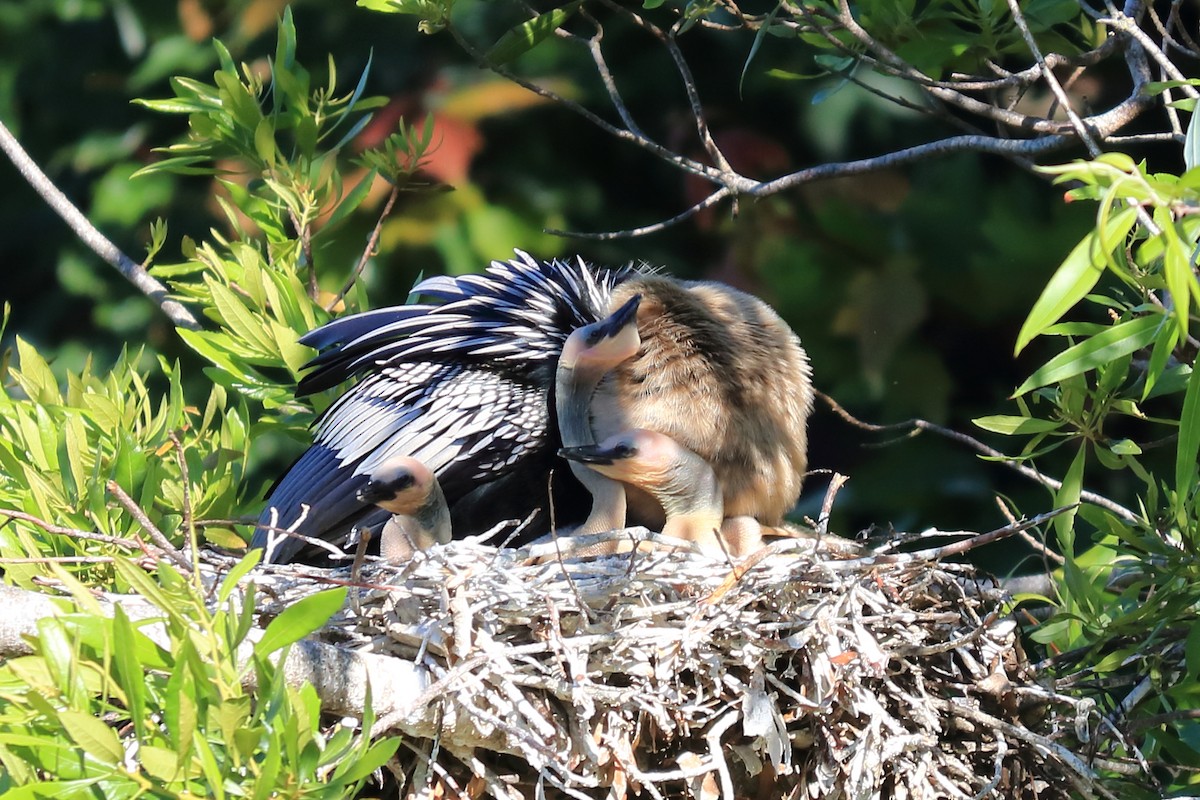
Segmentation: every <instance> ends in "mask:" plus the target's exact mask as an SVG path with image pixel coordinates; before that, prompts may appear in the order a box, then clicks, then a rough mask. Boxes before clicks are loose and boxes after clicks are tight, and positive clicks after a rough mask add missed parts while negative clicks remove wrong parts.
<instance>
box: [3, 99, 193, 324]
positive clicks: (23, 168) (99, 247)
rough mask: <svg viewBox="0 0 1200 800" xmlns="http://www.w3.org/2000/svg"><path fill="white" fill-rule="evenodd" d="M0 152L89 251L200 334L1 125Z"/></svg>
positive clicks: (180, 307) (186, 315) (178, 306)
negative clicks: (2, 152) (1, 151)
mask: <svg viewBox="0 0 1200 800" xmlns="http://www.w3.org/2000/svg"><path fill="white" fill-rule="evenodd" d="M0 150H3V151H4V153H5V155H7V156H8V158H9V160H10V161H12V163H13V166H15V167H16V168H17V171H18V172H20V173H21V177H23V178H24V179H25V181H26V182H27V183H28V184H29V185H30V186H32V187H33V189H34V191H36V192H37V193H38V194H39V195H41V196H42V199H43V200H45V201H46V204H47V205H48V206H50V208H52V209H54V212H55V213H56V214H58V215H59V216H60V217H62V218H63V221H64V222H66V223H67V225H68V226H70V228H71V230H73V231H75V235H76V236H78V237H79V240H80V241H81V242H83V243H84V244H85V245H87V247H88V249H89V250H91V251H92V252H93V253H95V254H96V255H98V256H100V258H102V259H104V260H105V261H107V262H108V263H109V264H111V265H112V266H114V267H116V269H117V271H118V272H120V273H121V275H123V276H124V277H125V279H126V280H128V281H129V282H130V283H132V284H133V285H134V286H135V287H137V289H138V291H140V292H141V293H142V294H144V295H146V296H147V297H149V298H150V299H151V300H153V301H154V302H155V303H157V304H158V307H159V308H160V309H162V312H163V313H164V314H166V315H167V316H168V317H169V318H170V320H171V322H172V323H174V324H175V326H176V327H179V328H186V329H187V330H190V331H198V330H200V323H199V322H198V321H197V320H196V318H195V317H194V316H192V312H190V311H188V309H187V308H186V307H185V306H184V305H183V304H182V303H180V302H179V301H177V300H172V299H171V298H170V297H169V296H168V292H167V287H166V286H164V285H163V284H162V283H160V282H159V281H158V280H157V279H156V278H154V277H152V276H151V275H150V273H149V272H147V271H146V268H145V267H143V266H142V265H141V264H138V263H136V262H135V261H134V260H133V259H131V258H130V257H129V256H127V255H125V253H123V252H122V251H121V249H120V248H119V247H117V246H116V245H115V244H113V243H112V241H111V240H110V239H109V238H108V237H107V236H105V235H104V234H103V233H101V232H100V231H99V230H97V228H96V226H95V225H93V224H92V223H91V222H89V221H88V219H87V217H85V216H84V215H83V212H81V211H80V210H79V209H78V208H76V207H75V205H74V204H73V203H72V202H71V201H70V200H68V199H67V196H66V195H65V194H63V193H62V192H61V191H60V190H59V188H58V187H57V186H55V185H54V182H53V181H51V180H50V178H48V177H47V176H46V173H45V172H42V170H41V168H40V167H39V166H38V165H37V163H35V162H34V160H33V159H32V158H30V157H29V154H28V153H26V152H25V148H23V147H22V146H21V143H20V142H18V141H17V138H16V137H15V136H13V134H12V132H11V131H10V130H9V129H8V128H7V127H6V126H5V125H4V123H3V122H0Z"/></svg>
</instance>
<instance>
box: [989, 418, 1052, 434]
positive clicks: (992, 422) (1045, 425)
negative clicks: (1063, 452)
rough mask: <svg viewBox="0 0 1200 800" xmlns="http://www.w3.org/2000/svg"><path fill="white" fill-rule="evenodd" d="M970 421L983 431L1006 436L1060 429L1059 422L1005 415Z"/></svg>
mask: <svg viewBox="0 0 1200 800" xmlns="http://www.w3.org/2000/svg"><path fill="white" fill-rule="evenodd" d="M971 421H972V422H973V423H975V424H976V425H978V426H979V427H980V428H983V429H984V430H985V431H991V432H992V433H1002V434H1004V435H1006V436H1010V435H1013V434H1021V433H1047V432H1049V431H1056V430H1058V429H1059V428H1061V427H1062V423H1061V422H1055V421H1054V420H1049V419H1035V418H1034V417H1017V416H1008V415H1005V414H996V415H993V416H988V417H978V418H977V419H973V420H971Z"/></svg>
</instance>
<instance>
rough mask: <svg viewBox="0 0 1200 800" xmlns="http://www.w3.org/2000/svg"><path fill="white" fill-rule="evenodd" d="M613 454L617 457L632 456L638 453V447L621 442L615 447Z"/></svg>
mask: <svg viewBox="0 0 1200 800" xmlns="http://www.w3.org/2000/svg"><path fill="white" fill-rule="evenodd" d="M613 455H614V456H616V457H617V458H632V457H633V456H636V455H637V448H636V447H634V446H633V445H631V444H619V445H617V446H616V447H614V448H613Z"/></svg>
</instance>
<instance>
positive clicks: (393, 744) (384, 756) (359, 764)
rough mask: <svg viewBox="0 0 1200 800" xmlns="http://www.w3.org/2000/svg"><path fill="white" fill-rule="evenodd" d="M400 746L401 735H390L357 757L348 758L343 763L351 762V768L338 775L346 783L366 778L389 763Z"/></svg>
mask: <svg viewBox="0 0 1200 800" xmlns="http://www.w3.org/2000/svg"><path fill="white" fill-rule="evenodd" d="M398 747H400V737H399V736H389V737H387V738H384V739H380V740H379V741H377V742H375V743H374V744H372V745H371V749H370V750H368V751H367V752H366V753H364V754H363V755H362V756H360V757H359V758H357V759H353V760H351V759H346V760H344V761H342V764H349V765H350V768H349V769H348V770H347V771H346V772H345V773H344V774H342V775H339V776H338V777H339V778H341V780H342V781H343V782H345V783H357V782H358V781H361V780H365V779H366V778H367V776H369V775H370V774H371V773H372V772H374V771H375V770H377V769H379V768H380V767H382V766H383V765H384V764H386V763H387V760H388V759H389V758H391V757H392V756H393V755H395V753H396V749H397V748H398Z"/></svg>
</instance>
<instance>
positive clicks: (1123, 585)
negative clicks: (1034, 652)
mask: <svg viewBox="0 0 1200 800" xmlns="http://www.w3.org/2000/svg"><path fill="white" fill-rule="evenodd" d="M1192 127H1193V128H1195V125H1194V124H1193V126H1192ZM1046 171H1047V172H1048V173H1050V174H1053V175H1055V176H1056V178H1057V180H1058V181H1060V182H1067V181H1069V182H1070V183H1071V185H1072V186H1073V187H1074V188H1071V189H1070V190H1069V191H1068V193H1067V197H1068V199H1070V200H1083V199H1086V200H1093V201H1096V202H1097V203H1098V204H1099V210H1098V212H1097V217H1096V227H1095V229H1094V230H1093V231H1092V232H1090V233H1089V234H1088V235H1087V236H1086V237H1085V238H1084V239H1083V241H1082V242H1080V244H1079V245H1078V246H1077V247H1076V248H1075V249H1074V250H1073V251H1072V252H1071V253H1070V255H1068V256H1067V258H1066V260H1065V261H1064V262H1063V263H1062V265H1061V266H1060V267H1059V268H1058V271H1057V272H1056V273H1055V274H1054V276H1053V278H1052V279H1051V280H1050V283H1049V284H1048V285H1047V287H1046V289H1045V290H1044V291H1043V293H1042V295H1041V297H1039V299H1038V301H1037V302H1036V303H1035V305H1034V307H1033V309H1032V311H1031V312H1030V314H1029V317H1028V318H1027V320H1026V322H1025V325H1024V327H1023V328H1022V330H1021V333H1020V335H1019V337H1018V340H1017V349H1018V350H1020V349H1021V348H1023V347H1024V346H1026V345H1027V344H1028V343H1029V342H1030V341H1032V340H1033V339H1034V338H1035V337H1038V336H1057V337H1064V338H1066V339H1067V342H1068V346H1066V347H1065V349H1063V350H1062V351H1061V352H1060V353H1058V354H1057V355H1055V356H1054V357H1053V358H1051V359H1050V360H1049V361H1048V362H1046V363H1045V364H1044V365H1042V366H1041V367H1039V368H1038V369H1037V370H1035V371H1034V373H1033V374H1032V375H1031V376H1030V377H1029V378H1028V379H1027V380H1026V381H1025V382H1024V383H1023V384H1022V385H1021V386H1020V387H1018V389H1017V391H1016V397H1017V399H1018V402H1019V404H1020V410H1021V412H1022V413H1021V415H1020V416H1008V417H987V418H983V419H980V420H977V423H978V424H979V425H980V426H981V427H984V428H986V429H988V430H992V431H995V432H999V433H1005V434H1010V435H1029V438H1028V440H1027V441H1026V443H1025V445H1024V448H1023V450H1022V453H1021V457H1022V458H1023V459H1026V460H1029V459H1033V458H1035V457H1037V456H1040V455H1042V454H1044V453H1047V452H1049V451H1051V450H1054V449H1056V448H1062V447H1069V448H1071V449H1072V450H1074V452H1075V455H1074V458H1073V461H1072V465H1071V467H1070V469H1069V470H1068V472H1067V474H1066V476H1065V477H1064V480H1063V484H1062V488H1061V489H1060V490H1059V491H1058V493H1057V496H1056V497H1055V502H1056V503H1058V504H1060V505H1070V504H1073V503H1078V502H1079V501H1080V496H1081V495H1080V491H1081V487H1082V486H1083V483H1084V479H1085V477H1086V476H1088V475H1090V474H1091V473H1092V472H1093V471H1094V470H1096V469H1100V470H1104V471H1108V472H1112V473H1118V474H1119V473H1126V474H1128V475H1130V476H1131V477H1132V478H1133V479H1134V480H1136V481H1138V482H1139V483H1141V484H1142V493H1141V496H1140V508H1139V509H1138V513H1136V514H1135V513H1130V512H1126V513H1124V514H1122V513H1115V512H1114V510H1113V509H1111V508H1104V507H1098V506H1095V505H1089V504H1086V503H1085V504H1084V505H1082V506H1080V508H1079V510H1078V514H1077V515H1072V517H1063V518H1060V521H1059V522H1060V524H1059V525H1058V526H1057V528H1056V534H1057V540H1058V545H1059V547H1060V548H1061V551H1062V552H1063V554H1064V555H1065V556H1066V560H1065V562H1064V563H1063V566H1062V569H1061V575H1060V577H1061V584H1060V587H1059V598H1058V600H1057V613H1056V614H1055V616H1054V618H1053V619H1052V620H1050V621H1049V622H1048V623H1046V624H1044V625H1041V626H1039V627H1038V628H1037V629H1036V630H1035V631H1034V632H1033V637H1034V638H1035V639H1036V640H1037V641H1040V642H1043V643H1045V644H1048V645H1051V646H1053V647H1054V648H1055V649H1056V650H1059V651H1063V652H1074V653H1075V654H1076V655H1075V656H1074V658H1073V659H1072V660H1071V661H1070V662H1068V665H1067V666H1068V667H1069V668H1070V669H1071V670H1073V669H1076V668H1078V667H1079V666H1080V665H1085V666H1086V668H1087V670H1088V671H1089V672H1090V673H1092V674H1094V675H1095V677H1096V679H1097V680H1102V681H1104V682H1105V683H1106V685H1107V686H1109V687H1110V691H1111V690H1112V689H1114V688H1116V687H1125V691H1127V692H1133V691H1135V690H1134V686H1135V685H1137V684H1139V683H1141V682H1143V681H1147V682H1149V686H1150V699H1149V700H1148V701H1146V702H1145V703H1144V704H1143V705H1142V707H1140V708H1139V709H1138V716H1139V717H1140V716H1141V715H1143V714H1145V715H1147V716H1154V717H1156V718H1158V719H1161V720H1162V721H1161V722H1160V723H1159V724H1157V725H1155V733H1154V734H1153V735H1152V736H1150V737H1148V739H1147V740H1146V741H1145V742H1144V743H1143V744H1142V746H1141V756H1143V757H1145V758H1148V759H1151V760H1152V761H1156V762H1159V763H1163V764H1171V765H1180V766H1191V765H1194V764H1195V763H1196V761H1197V753H1198V750H1200V747H1198V745H1197V737H1196V730H1197V729H1196V726H1195V723H1194V722H1192V721H1191V719H1192V717H1193V716H1194V712H1195V710H1196V709H1198V708H1200V691H1198V689H1197V683H1196V680H1195V676H1196V674H1197V652H1196V650H1195V647H1193V646H1191V645H1187V646H1185V645H1184V640H1185V639H1187V640H1188V641H1189V642H1190V641H1191V639H1193V638H1194V637H1193V636H1189V635H1188V631H1194V630H1195V628H1196V626H1197V623H1200V618H1198V617H1197V612H1196V609H1197V608H1200V559H1198V558H1197V556H1198V555H1200V484H1198V482H1197V479H1196V477H1197V456H1198V454H1200V378H1198V377H1197V371H1196V370H1195V364H1194V361H1195V356H1196V343H1195V339H1194V338H1193V331H1194V330H1195V315H1194V314H1193V313H1192V309H1194V308H1196V307H1197V305H1200V303H1197V301H1198V300H1200V283H1198V282H1197V280H1196V277H1195V274H1194V269H1195V266H1194V265H1195V263H1196V253H1197V252H1198V250H1197V248H1198V242H1200V225H1198V224H1197V221H1196V219H1195V218H1194V217H1193V216H1192V214H1191V209H1192V208H1194V207H1195V204H1196V203H1197V202H1198V201H1200V169H1198V168H1196V167H1195V166H1193V167H1191V168H1190V169H1188V170H1187V171H1186V172H1184V173H1183V174H1182V175H1179V176H1176V175H1171V174H1163V173H1151V172H1149V171H1148V170H1147V167H1146V164H1145V163H1144V162H1142V163H1135V162H1134V160H1133V159H1132V158H1130V157H1128V156H1126V155H1124V154H1120V153H1114V154H1106V155H1102V156H1100V157H1099V158H1097V159H1095V160H1092V161H1086V162H1075V163H1072V164H1066V165H1063V166H1059V167H1053V168H1047V169H1046ZM1080 303H1084V306H1085V308H1086V307H1090V308H1093V309H1097V310H1099V311H1100V312H1101V314H1102V315H1103V316H1107V317H1108V323H1107V324H1105V323H1098V322H1064V321H1062V320H1063V317H1064V316H1065V315H1066V314H1067V313H1068V312H1070V311H1072V310H1073V309H1075V308H1076V307H1077V306H1078V305H1079V304H1080ZM1172 447H1173V449H1174V454H1175V457H1174V459H1171V460H1167V459H1162V458H1154V452H1153V451H1154V449H1155V448H1163V449H1170V448H1172ZM1118 697H1119V695H1118ZM1117 755H1120V756H1123V757H1128V758H1133V757H1134V756H1135V755H1136V754H1135V753H1134V752H1133V751H1132V750H1129V751H1127V752H1124V753H1120V754H1117Z"/></svg>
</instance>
